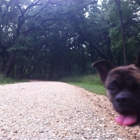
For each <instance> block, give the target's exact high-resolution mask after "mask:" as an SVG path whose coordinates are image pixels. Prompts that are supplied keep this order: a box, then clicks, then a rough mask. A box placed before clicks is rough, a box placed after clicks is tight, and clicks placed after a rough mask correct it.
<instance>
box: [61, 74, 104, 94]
mask: <svg viewBox="0 0 140 140" xmlns="http://www.w3.org/2000/svg"><path fill="white" fill-rule="evenodd" d="M61 81H62V82H66V83H70V84H72V85H75V86H79V87H82V88H84V89H85V90H88V91H90V92H94V93H97V94H105V93H106V92H105V88H104V87H103V85H102V83H101V81H100V79H99V77H98V76H97V75H87V76H76V77H68V78H64V79H62V80H61Z"/></svg>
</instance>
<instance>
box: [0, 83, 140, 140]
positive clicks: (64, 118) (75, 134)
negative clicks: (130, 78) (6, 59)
mask: <svg viewBox="0 0 140 140" xmlns="http://www.w3.org/2000/svg"><path fill="white" fill-rule="evenodd" d="M93 86H94V85H93ZM116 115H117V114H115V112H114V111H113V110H112V106H111V104H110V103H109V101H108V99H107V98H106V97H105V96H101V95H96V94H93V93H90V92H88V91H86V90H84V89H82V88H79V87H76V86H72V85H69V84H66V83H62V82H38V81H34V82H25V83H18V84H9V85H0V140H140V129H139V126H135V127H121V126H119V125H117V124H116V123H115V121H114V117H115V116H116Z"/></svg>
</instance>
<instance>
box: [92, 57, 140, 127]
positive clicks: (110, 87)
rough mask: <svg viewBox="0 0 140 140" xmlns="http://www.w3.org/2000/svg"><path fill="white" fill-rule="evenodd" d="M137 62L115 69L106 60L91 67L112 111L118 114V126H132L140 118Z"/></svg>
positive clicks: (138, 65) (139, 65)
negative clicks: (95, 70) (105, 93)
mask: <svg viewBox="0 0 140 140" xmlns="http://www.w3.org/2000/svg"><path fill="white" fill-rule="evenodd" d="M139 58H140V57H139ZM139 60H140V59H138V61H137V63H136V64H132V65H128V66H120V67H116V68H114V67H113V66H112V65H111V64H110V63H109V62H108V61H106V60H100V61H97V62H95V63H93V65H92V66H93V67H95V68H96V69H97V71H98V73H99V76H100V79H101V80H102V82H103V84H104V86H105V88H106V92H107V96H108V98H109V100H110V101H111V102H112V104H113V107H114V109H115V110H116V111H117V112H118V113H119V114H120V115H119V116H118V117H117V118H116V121H117V123H119V124H120V125H127V126H129V125H133V124H135V123H137V122H138V121H139V118H140V61H139Z"/></svg>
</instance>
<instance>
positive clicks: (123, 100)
mask: <svg viewBox="0 0 140 140" xmlns="http://www.w3.org/2000/svg"><path fill="white" fill-rule="evenodd" d="M115 101H116V103H117V104H118V105H120V106H124V105H125V106H126V105H130V104H131V103H132V102H133V99H132V98H131V97H130V96H127V95H118V96H117V97H116V99H115Z"/></svg>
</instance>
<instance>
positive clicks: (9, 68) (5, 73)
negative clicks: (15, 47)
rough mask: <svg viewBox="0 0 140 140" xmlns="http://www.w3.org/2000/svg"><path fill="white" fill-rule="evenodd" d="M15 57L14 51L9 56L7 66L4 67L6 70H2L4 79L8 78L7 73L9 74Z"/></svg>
mask: <svg viewBox="0 0 140 140" xmlns="http://www.w3.org/2000/svg"><path fill="white" fill-rule="evenodd" d="M15 56H16V51H13V52H12V55H11V57H10V59H9V61H8V65H7V66H6V68H5V70H4V73H3V75H4V77H8V76H9V73H10V70H11V66H12V64H13V61H14V58H15Z"/></svg>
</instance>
